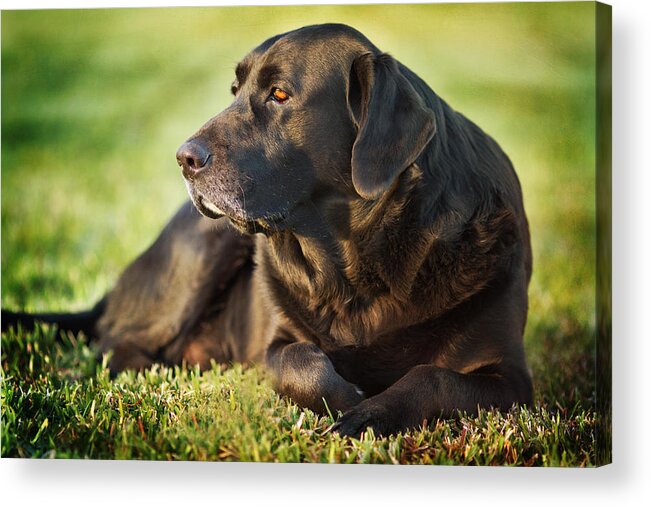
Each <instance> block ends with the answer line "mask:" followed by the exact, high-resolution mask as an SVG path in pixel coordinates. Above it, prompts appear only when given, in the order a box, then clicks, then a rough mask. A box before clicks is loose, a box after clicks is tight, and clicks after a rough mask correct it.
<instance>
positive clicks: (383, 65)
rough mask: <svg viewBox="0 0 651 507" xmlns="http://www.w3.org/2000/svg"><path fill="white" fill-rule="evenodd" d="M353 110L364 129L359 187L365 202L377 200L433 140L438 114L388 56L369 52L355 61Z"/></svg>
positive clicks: (356, 176) (356, 171) (359, 142)
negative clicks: (426, 103)
mask: <svg viewBox="0 0 651 507" xmlns="http://www.w3.org/2000/svg"><path fill="white" fill-rule="evenodd" d="M348 106H349V109H350V113H351V116H352V119H353V122H354V123H355V124H356V126H357V128H358V130H357V139H356V140H355V144H354V145H353V155H352V161H351V163H352V171H353V174H352V176H353V185H354V186H355V190H356V191H357V193H358V194H359V195H360V196H362V197H363V198H365V199H377V198H378V197H380V196H381V195H382V194H383V193H384V192H386V191H387V190H388V189H389V188H390V187H391V185H392V184H393V182H394V181H395V180H396V178H397V177H398V176H399V175H400V174H401V173H402V172H403V171H404V170H405V169H406V168H407V167H409V166H410V165H411V164H413V163H414V162H415V160H416V159H417V158H418V156H419V155H420V154H421V152H422V151H423V149H424V148H425V146H427V143H429V141H430V140H431V139H432V136H433V135H434V132H435V131H436V124H435V120H434V112H433V111H432V110H430V109H428V108H427V107H426V106H425V103H424V102H423V99H422V98H421V97H420V96H419V95H418V94H417V93H416V90H414V87H413V86H412V85H411V83H409V81H408V80H407V78H406V77H405V76H404V75H403V74H402V73H401V72H400V70H399V68H398V64H397V62H396V61H395V60H394V59H393V58H392V57H391V56H389V55H387V54H381V55H378V56H374V55H372V54H370V53H366V54H364V55H362V56H359V57H357V58H356V59H355V60H354V61H353V65H352V68H351V71H350V78H349V84H348Z"/></svg>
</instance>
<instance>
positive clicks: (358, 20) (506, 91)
mask: <svg viewBox="0 0 651 507" xmlns="http://www.w3.org/2000/svg"><path fill="white" fill-rule="evenodd" d="M593 12H594V6H593V5H592V4H590V3H585V4H488V5H420V6H400V7H394V6H364V7H359V6H357V7H355V6H331V7H327V6H321V7H310V8H306V7H282V8H281V7H276V8H251V9H244V8H237V9H235V8H222V9H157V10H144V9H136V10H89V11H49V12H39V11H33V12H3V13H2V306H3V307H7V308H11V309H26V310H30V311H38V310H76V309H82V308H85V307H87V306H88V305H89V304H90V303H92V302H93V301H95V300H97V299H98V298H99V297H101V295H102V294H103V293H104V292H105V291H106V290H108V289H109V288H110V287H111V285H112V284H113V283H114V281H115V280H116V278H117V276H118V274H119V273H120V271H121V270H122V269H124V267H125V266H126V264H127V263H128V262H129V261H130V260H131V259H133V258H134V256H135V255H137V254H138V253H139V252H140V251H142V249H143V248H145V247H146V246H147V245H148V244H149V243H150V242H151V241H152V240H153V239H154V238H155V236H156V235H157V233H158V231H159V230H160V229H161V228H162V226H163V225H164V224H165V222H166V221H167V220H168V219H169V217H170V216H171V214H172V213H173V211H174V210H175V209H176V207H177V206H179V205H180V204H181V202H183V201H184V199H185V198H186V194H185V188H184V186H183V183H182V181H181V177H180V175H179V170H178V167H177V166H176V163H175V160H174V152H175V150H176V148H177V147H178V146H179V145H180V144H181V143H182V142H183V140H184V139H185V138H187V137H188V136H189V135H190V134H192V133H193V132H194V131H195V130H196V129H197V128H198V127H199V126H200V125H201V124H203V122H205V121H206V120H207V119H208V118H209V117H210V116H212V115H214V114H215V113H217V112H218V111H219V110H221V109H222V108H223V107H225V106H226V105H227V104H228V101H229V100H230V97H229V94H228V89H229V85H230V82H231V80H232V71H233V68H234V65H235V63H236V62H237V61H238V59H239V58H241V57H242V56H243V55H244V54H245V53H246V52H247V51H248V50H249V49H250V48H251V47H253V46H255V45H256V44H258V43H259V42H260V41H262V40H263V39H264V38H266V37H268V36H271V35H273V34H275V33H279V32H281V31H286V30H288V29H291V28H295V27H298V26H301V25H305V24H311V23H317V22H325V21H339V22H346V23H348V24H352V25H353V26H355V27H357V28H359V29H360V30H362V31H363V32H364V33H366V34H367V35H368V36H369V38H370V39H371V40H373V41H374V42H375V43H376V44H377V45H378V46H379V47H381V48H382V49H385V50H388V51H390V52H391V53H392V54H393V55H394V56H396V57H397V58H398V59H400V60H401V61H403V62H404V63H405V64H407V65H408V66H409V67H411V68H412V69H413V70H415V71H416V72H417V73H418V74H419V75H421V77H423V78H424V79H425V80H426V81H427V82H428V83H429V84H430V85H431V86H432V87H433V88H434V89H435V90H436V91H437V92H438V93H439V94H440V95H441V96H442V97H444V98H445V99H446V100H447V101H448V102H449V103H450V104H451V105H452V106H453V107H455V108H456V109H458V110H460V111H462V112H464V113H465V114H466V115H467V116H469V117H470V118H472V119H473V120H474V121H476V122H477V123H478V124H479V125H480V126H482V128H484V129H485V130H486V131H487V132H489V133H490V134H491V135H492V136H493V137H495V138H496V139H497V141H498V142H499V143H500V144H501V146H502V147H503V148H504V149H505V151H506V152H507V153H508V154H509V156H510V157H511V159H512V160H513V162H514V165H515V166H516V169H517V170H518V174H519V176H520V179H521V182H522V186H523V191H524V196H525V205H526V208H527V212H528V216H529V220H530V225H531V230H532V242H533V248H534V276H533V279H532V283H531V287H530V313H529V321H528V325H527V329H526V335H525V344H526V347H527V356H528V360H529V364H530V366H531V368H532V370H533V375H534V382H535V389H536V399H535V404H534V406H533V407H530V408H529V409H524V408H521V409H516V410H513V411H512V412H510V413H507V414H499V413H493V412H482V413H481V414H480V415H479V417H477V418H465V417H462V418H461V419H459V420H454V421H453V420H450V421H438V422H435V423H433V424H432V425H431V426H430V427H429V428H422V429H421V430H420V431H413V432H410V433H408V434H406V435H398V436H395V437H390V438H388V439H384V438H376V437H374V436H373V435H366V436H365V438H364V439H362V440H360V441H357V440H342V439H341V438H340V437H339V436H337V435H334V434H331V433H329V432H327V428H328V427H329V426H330V425H331V424H332V422H333V421H332V419H331V418H330V417H325V418H318V417H317V416H316V415H314V414H312V413H311V412H309V411H305V412H303V411H301V410H300V409H299V408H297V407H296V406H295V405H294V404H292V403H291V402H290V401H288V400H286V399H281V398H279V397H278V396H277V395H276V394H275V393H274V392H273V391H272V389H271V388H270V383H269V380H268V379H267V378H266V376H265V373H264V371H263V370H262V369H261V368H250V369H246V370H243V369H242V368H240V367H239V366H237V365H235V366H233V367H231V368H222V367H217V366H216V367H215V368H214V369H213V370H211V371H209V372H205V373H199V372H197V371H196V370H194V369H192V368H174V369H166V368H153V369H152V370H150V371H147V372H144V373H141V374H136V373H133V372H127V373H123V374H121V375H119V376H118V377H117V378H115V379H110V378H109V376H108V372H107V370H106V367H105V365H106V359H105V358H104V360H102V359H98V358H97V357H96V355H95V352H94V351H93V350H92V348H89V346H88V344H87V343H86V342H85V341H84V338H83V337H79V338H68V339H67V340H66V342H65V343H63V344H57V343H55V342H54V340H53V331H52V330H48V329H44V330H39V331H37V332H35V333H18V334H16V333H9V334H7V335H3V337H2V456H3V457H4V456H26V457H27V456H28V457H92V458H107V459H108V458H125V459H126V458H136V459H192V460H251V461H309V462H338V463H339V462H341V463H348V462H355V463H359V462H363V463H368V462H372V463H440V464H443V463H445V464H509V465H511V464H513V465H550V466H593V465H595V464H596V458H595V450H594V447H595V438H596V437H595V427H596V425H597V422H598V421H597V415H596V413H595V409H594V407H595V381H594V378H595V367H594V361H595V348H594V333H595V304H594V299H595V251H594V250H595V196H594V184H595V174H594V161H595V157H594V153H595V145H594V122H595V114H594V111H595V102H594V85H595V83H594V76H595V62H594V54H593V45H594V44H593V39H594V23H593V21H592V17H591V16H592V13H593ZM406 27H409V29H407V28H406ZM335 417H336V414H335Z"/></svg>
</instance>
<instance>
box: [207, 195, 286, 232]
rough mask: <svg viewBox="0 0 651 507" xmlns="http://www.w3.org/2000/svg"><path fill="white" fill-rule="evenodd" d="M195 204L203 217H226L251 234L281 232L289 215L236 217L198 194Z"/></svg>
mask: <svg viewBox="0 0 651 507" xmlns="http://www.w3.org/2000/svg"><path fill="white" fill-rule="evenodd" d="M194 204H195V206H196V208H197V209H198V210H199V212H200V213H201V214H202V215H204V216H206V217H208V218H212V219H217V218H221V217H226V218H228V219H229V220H230V221H231V222H232V223H233V225H235V226H236V227H237V228H238V229H240V230H242V231H244V232H248V233H250V234H255V233H256V232H272V231H280V230H282V229H283V223H284V222H285V219H286V218H287V215H286V214H284V213H274V214H273V215H270V216H264V217H259V218H253V217H248V216H247V217H240V216H234V214H233V213H227V212H226V211H224V210H222V209H220V208H219V207H218V206H217V205H216V204H215V203H213V202H212V201H211V200H210V199H208V198H206V197H205V196H203V195H201V194H197V197H196V199H194Z"/></svg>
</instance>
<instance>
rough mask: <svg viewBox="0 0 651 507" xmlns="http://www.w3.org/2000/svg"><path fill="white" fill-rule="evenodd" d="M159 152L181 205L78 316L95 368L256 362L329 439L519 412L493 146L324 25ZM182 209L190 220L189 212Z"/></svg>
mask: <svg viewBox="0 0 651 507" xmlns="http://www.w3.org/2000/svg"><path fill="white" fill-rule="evenodd" d="M235 74H236V79H235V82H234V83H233V85H232V93H233V95H234V100H233V103H232V105H231V106H230V107H228V108H227V109H226V110H224V111H223V112H221V113H220V114H218V115H217V116H215V117H214V118H212V119H211V120H210V121H208V123H206V124H205V125H204V126H203V127H202V128H201V129H200V130H199V131H198V132H197V133H196V134H195V135H193V136H192V137H191V138H190V139H189V140H188V141H187V142H186V143H185V144H183V146H181V148H180V149H179V151H178V153H177V159H178V162H179V164H180V166H181V167H182V169H183V176H184V178H185V183H186V185H187V188H188V190H189V193H190V196H191V199H192V204H193V205H194V206H192V205H191V204H190V203H188V204H186V205H184V206H183V207H182V208H181V210H180V211H179V212H178V213H177V214H176V216H174V217H173V218H172V220H171V221H170V222H169V224H168V225H167V226H166V227H165V229H164V230H163V232H162V234H161V235H160V237H159V238H158V239H157V240H156V242H155V243H154V244H153V245H152V246H151V247H150V248H149V249H148V250H147V251H146V252H144V253H143V254H142V255H141V256H140V257H139V258H138V259H137V260H136V261H135V262H134V263H133V264H132V265H131V266H129V267H128V268H127V269H126V271H125V272H124V273H123V275H122V276H121V277H120V279H119V280H118V282H117V285H116V287H115V288H114V289H113V290H112V291H111V292H109V293H108V294H107V295H106V296H105V297H104V298H103V299H102V300H101V301H100V302H99V303H98V304H97V305H96V306H95V308H93V309H92V310H91V311H89V312H84V313H81V314H66V315H54V314H44V315H26V314H16V313H8V312H5V313H4V315H3V327H4V328H6V327H8V326H9V325H13V324H16V323H17V322H22V323H23V325H25V326H27V327H29V326H31V325H33V323H34V321H35V320H41V321H45V322H55V323H57V324H58V325H59V326H60V327H61V328H62V329H68V330H72V331H84V332H85V333H87V334H88V335H90V336H91V337H93V338H95V339H96V341H97V343H98V345H99V348H100V349H101V350H104V351H106V350H112V351H113V355H112V360H111V363H110V366H111V369H113V370H115V371H118V370H122V369H124V368H145V367H147V366H149V365H151V364H152V363H154V362H162V363H167V364H176V363H181V362H183V361H185V362H187V363H193V364H196V363H198V364H199V365H200V366H201V367H204V368H207V367H209V366H210V361H211V359H214V360H216V361H217V362H222V363H227V362H231V361H241V362H247V363H251V362H264V363H265V364H266V366H267V367H268V368H269V369H270V370H271V371H272V372H273V374H274V377H275V379H276V388H277V390H278V392H280V393H281V394H283V395H287V396H289V397H291V399H293V400H294V401H295V402H297V403H298V404H300V405H301V406H303V407H308V408H310V409H313V410H317V411H323V410H324V409H325V404H327V406H328V407H329V409H330V410H331V411H333V413H334V411H342V412H343V416H342V417H341V418H340V419H339V420H338V422H337V424H336V428H335V429H336V430H338V431H339V432H340V433H341V434H345V435H359V434H360V433H361V432H362V431H364V430H365V429H366V428H367V427H372V428H373V429H374V430H375V432H376V433H380V434H388V433H392V432H396V431H400V430H404V429H407V428H411V427H415V426H418V425H420V424H422V423H423V421H426V420H427V421H432V420H435V419H436V418H438V417H440V416H449V415H454V414H456V413H457V410H461V411H466V412H468V413H473V412H476V411H477V408H478V407H496V408H509V407H511V406H512V404H514V403H530V402H531V399H532V384H531V378H530V375H529V372H528V369H527V366H526V362H525V354H524V350H523V341H522V337H523V332H524V327H525V321H526V316H527V286H528V283H529V279H530V276H531V265H532V259H531V247H530V240H529V230H528V225H527V219H526V216H525V212H524V209H523V204H522V196H521V190H520V185H519V182H518V179H517V176H516V174H515V172H514V170H513V167H512V165H511V163H510V161H509V159H508V158H507V156H506V155H505V154H504V153H503V152H502V150H501V149H500V148H499V146H498V145H497V144H496V143H495V141H493V139H491V138H490V137H489V136H487V135H486V134H485V133H484V132H483V131H482V130H480V129H479V128H478V127H477V126H476V125H475V124H473V123H472V122H471V121H469V120H468V119H466V118H465V117H464V116H462V115H461V114H459V113H457V112H455V111H454V110H452V109H451V108H450V107H449V106H448V105H447V104H446V103H445V102H444V101H443V100H442V99H441V98H439V97H438V96H437V95H436V94H435V93H434V92H433V91H432V90H431V89H430V88H429V87H428V86H427V85H426V84H425V83H424V82H423V81H422V80H421V79H420V78H419V77H418V76H416V74H414V73H413V72H412V71H411V70H409V69H408V68H406V67H405V66H404V65H402V64H400V63H399V62H397V61H396V60H395V59H394V58H392V57H391V56H389V55H388V54H386V53H382V52H381V51H380V50H378V49H377V48H376V47H375V46H374V45H373V44H372V43H371V42H369V41H368V40H367V39H366V38H365V37H364V36H363V35H362V34H361V33H359V32H358V31H356V30H354V29H352V28H350V27H348V26H344V25H336V24H328V25H319V26H308V27H305V28H301V29H298V30H295V31H292V32H288V33H285V34H282V35H278V36H276V37H273V38H271V39H269V40H267V41H265V42H264V43H262V44H261V45H260V46H258V47H257V48H255V49H254V50H253V51H252V52H251V53H250V54H248V55H247V56H246V57H245V58H244V59H243V60H242V61H241V62H240V63H239V65H238V66H237V69H236V71H235ZM196 210H199V212H200V213H201V214H199V213H197V212H196Z"/></svg>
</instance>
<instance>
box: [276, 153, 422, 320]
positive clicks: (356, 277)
mask: <svg viewBox="0 0 651 507" xmlns="http://www.w3.org/2000/svg"><path fill="white" fill-rule="evenodd" d="M419 182H420V170H419V169H418V168H417V167H415V166H414V167H412V168H410V169H408V170H407V171H406V172H405V174H403V176H402V177H401V178H400V179H399V181H398V182H397V184H396V185H395V187H394V188H393V189H392V191H391V192H389V193H388V194H387V195H385V196H383V197H382V198H380V199H378V200H376V201H365V200H363V199H361V198H343V197H342V198H340V199H334V200H332V199H331V200H330V201H329V202H319V203H312V204H311V206H310V207H305V210H304V213H305V215H306V218H305V219H303V220H301V219H300V217H299V220H300V223H301V225H302V226H295V227H292V229H291V230H286V231H281V232H277V233H274V234H271V235H270V236H269V237H268V238H267V240H266V242H267V244H268V249H267V250H268V253H267V259H266V262H268V264H269V266H268V268H269V273H270V275H271V276H273V277H274V278H276V279H277V280H278V281H279V282H281V283H282V285H283V287H284V288H285V290H286V291H287V292H288V293H289V294H291V297H292V298H294V299H296V300H297V301H300V304H301V306H308V307H311V308H313V309H318V308H330V309H332V307H333V306H341V305H344V306H346V305H357V306H359V307H364V306H368V307H370V306H371V305H372V304H373V303H374V302H375V301H376V300H377V299H379V298H384V299H387V298H390V299H392V300H395V301H397V302H402V303H407V301H408V300H409V297H410V293H411V287H412V284H413V282H414V280H415V278H416V275H417V273H418V271H419V269H420V266H421V265H422V262H423V261H424V259H425V257H426V255H427V252H428V247H429V246H430V245H431V238H429V237H427V235H423V234H422V227H420V224H421V223H422V221H423V216H422V211H423V210H422V209H421V204H420V199H419V198H418V191H417V189H416V187H418V185H419ZM307 217H309V219H308V218H307Z"/></svg>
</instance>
